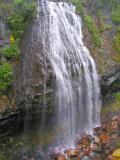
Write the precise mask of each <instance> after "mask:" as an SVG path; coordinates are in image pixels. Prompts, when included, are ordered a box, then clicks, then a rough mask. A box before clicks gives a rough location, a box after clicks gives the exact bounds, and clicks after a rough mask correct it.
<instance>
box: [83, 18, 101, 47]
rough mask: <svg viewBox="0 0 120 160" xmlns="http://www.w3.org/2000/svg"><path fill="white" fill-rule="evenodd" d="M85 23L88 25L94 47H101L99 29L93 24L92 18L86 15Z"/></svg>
mask: <svg viewBox="0 0 120 160" xmlns="http://www.w3.org/2000/svg"><path fill="white" fill-rule="evenodd" d="M84 20H85V23H86V25H87V27H88V30H89V32H90V33H91V37H92V41H93V44H94V46H95V47H98V48H99V47H101V38H100V34H99V31H98V29H97V27H96V25H95V22H94V20H93V18H92V17H91V16H90V15H86V16H85V18H84Z"/></svg>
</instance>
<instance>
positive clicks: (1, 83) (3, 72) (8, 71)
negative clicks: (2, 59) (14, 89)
mask: <svg viewBox="0 0 120 160" xmlns="http://www.w3.org/2000/svg"><path fill="white" fill-rule="evenodd" d="M12 82H13V72H12V67H11V65H10V64H9V63H3V64H1V65H0V92H5V91H7V89H8V88H9V87H10V86H11V84H12Z"/></svg>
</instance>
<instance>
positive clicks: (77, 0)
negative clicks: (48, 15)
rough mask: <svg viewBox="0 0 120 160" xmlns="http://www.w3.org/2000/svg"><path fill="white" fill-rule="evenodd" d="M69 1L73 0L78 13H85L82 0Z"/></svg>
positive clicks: (69, 0)
mask: <svg viewBox="0 0 120 160" xmlns="http://www.w3.org/2000/svg"><path fill="white" fill-rule="evenodd" d="M68 2H71V3H72V4H73V5H74V6H75V7H76V13H77V14H81V15H84V7H83V5H82V2H81V0H68Z"/></svg>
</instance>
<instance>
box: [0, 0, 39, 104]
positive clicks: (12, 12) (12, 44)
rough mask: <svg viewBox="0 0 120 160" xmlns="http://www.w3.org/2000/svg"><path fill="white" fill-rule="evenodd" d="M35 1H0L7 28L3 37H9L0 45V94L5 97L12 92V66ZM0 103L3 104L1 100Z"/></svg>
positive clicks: (18, 52)
mask: <svg viewBox="0 0 120 160" xmlns="http://www.w3.org/2000/svg"><path fill="white" fill-rule="evenodd" d="M36 2H37V1H36V0H31V1H29V0H11V1H0V21H1V22H3V23H4V24H5V26H6V28H7V30H5V37H6V35H7V36H8V39H9V42H8V43H4V42H3V44H2V46H0V96H1V97H2V96H3V95H4V96H6V99H7V97H8V95H9V94H8V93H10V94H11V92H13V88H14V87H13V86H14V85H13V83H14V68H15V66H16V65H17V63H18V61H19V54H20V43H21V40H22V37H23V35H24V33H25V31H26V29H27V28H28V27H29V25H30V23H31V22H32V20H33V18H34V17H35V16H36ZM0 29H1V28H0ZM7 32H8V33H7ZM0 37H1V39H0V40H3V39H4V37H2V33H0ZM8 99H9V98H8ZM0 103H1V104H4V103H2V102H1V100H0ZM9 105H11V104H9ZM0 107H2V106H0Z"/></svg>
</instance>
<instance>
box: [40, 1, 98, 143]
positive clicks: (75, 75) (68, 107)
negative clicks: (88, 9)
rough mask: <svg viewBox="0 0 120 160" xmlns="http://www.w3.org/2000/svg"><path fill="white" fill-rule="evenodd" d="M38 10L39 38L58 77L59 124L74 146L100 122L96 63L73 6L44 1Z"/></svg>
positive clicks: (57, 105)
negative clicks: (79, 138)
mask: <svg viewBox="0 0 120 160" xmlns="http://www.w3.org/2000/svg"><path fill="white" fill-rule="evenodd" d="M38 11H39V13H38V21H39V26H38V27H39V31H38V39H39V41H40V43H41V44H42V52H43V54H44V55H45V56H46V57H47V58H48V59H49V61H50V63H51V65H52V68H53V71H54V74H55V77H56V90H57V91H56V102H57V103H56V107H57V112H56V114H57V122H56V126H57V125H58V127H59V128H60V129H59V135H61V137H62V139H63V141H64V143H66V144H69V145H71V144H72V143H73V140H74V138H75V136H76V134H78V133H79V132H80V130H85V131H87V132H88V133H92V128H93V127H94V126H96V125H99V124H100V117H99V116H100V105H101V101H100V89H99V84H98V75H97V73H96V68H95V67H96V66H95V63H94V60H93V59H92V57H91V56H90V54H89V51H88V49H87V48H86V47H85V46H84V44H83V35H82V31H81V28H82V26H81V25H82V24H81V19H80V17H79V16H77V15H76V14H75V7H74V6H73V5H71V4H67V3H64V2H60V3H55V2H42V3H41V5H40V4H39V9H38Z"/></svg>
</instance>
